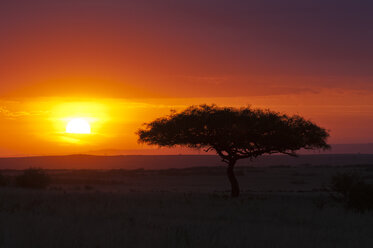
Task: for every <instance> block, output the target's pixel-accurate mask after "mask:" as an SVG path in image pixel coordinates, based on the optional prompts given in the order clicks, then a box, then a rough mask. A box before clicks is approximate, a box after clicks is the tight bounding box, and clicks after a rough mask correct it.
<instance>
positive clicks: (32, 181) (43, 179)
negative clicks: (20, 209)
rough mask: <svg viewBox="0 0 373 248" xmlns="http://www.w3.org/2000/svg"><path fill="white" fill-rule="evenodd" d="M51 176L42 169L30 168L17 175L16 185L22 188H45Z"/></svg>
mask: <svg viewBox="0 0 373 248" xmlns="http://www.w3.org/2000/svg"><path fill="white" fill-rule="evenodd" d="M50 181H51V180H50V177H49V175H48V174H46V173H45V172H44V171H43V170H42V169H38V168H30V169H27V170H25V171H24V172H23V174H22V175H19V176H17V177H16V185H17V186H19V187H22V188H32V189H44V188H46V187H48V185H49V184H50Z"/></svg>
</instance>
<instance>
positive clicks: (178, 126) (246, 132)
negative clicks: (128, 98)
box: [137, 105, 329, 197]
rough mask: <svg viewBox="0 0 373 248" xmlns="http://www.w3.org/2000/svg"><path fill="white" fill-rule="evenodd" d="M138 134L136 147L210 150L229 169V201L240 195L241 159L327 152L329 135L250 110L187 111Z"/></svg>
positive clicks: (206, 108) (285, 117)
mask: <svg viewBox="0 0 373 248" xmlns="http://www.w3.org/2000/svg"><path fill="white" fill-rule="evenodd" d="M137 134H138V135H139V142H141V143H146V144H150V145H158V146H163V147H173V146H178V145H179V146H185V147H189V148H196V149H204V150H205V151H210V150H214V151H215V152H216V153H217V154H218V155H219V156H220V157H221V159H222V161H224V162H225V163H227V165H228V167H227V174H228V178H229V181H230V183H231V186H232V192H231V195H232V197H237V196H238V195H239V186H238V182H237V179H236V177H235V175H234V171H233V168H234V165H235V164H236V162H237V160H239V159H244V158H251V159H252V158H256V157H258V156H261V155H263V154H273V153H280V154H281V153H282V154H287V155H290V156H296V153H295V151H297V150H299V149H301V148H304V149H329V145H328V144H327V143H326V139H327V138H328V136H329V134H328V132H327V131H326V130H325V129H323V128H321V127H318V126H317V125H315V124H314V123H312V122H311V121H308V120H305V119H304V118H302V117H300V116H298V115H294V116H288V115H286V114H281V113H278V112H273V111H270V110H261V109H252V108H250V107H245V108H239V109H237V108H230V107H218V106H216V105H200V106H191V107H189V108H187V109H186V110H184V111H182V112H180V113H176V112H172V113H171V114H170V115H169V116H166V117H163V118H159V119H156V120H154V121H153V122H150V123H146V124H145V128H144V129H140V130H139V131H138V132H137Z"/></svg>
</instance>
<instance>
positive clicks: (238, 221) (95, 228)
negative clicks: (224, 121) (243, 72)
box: [0, 166, 373, 248]
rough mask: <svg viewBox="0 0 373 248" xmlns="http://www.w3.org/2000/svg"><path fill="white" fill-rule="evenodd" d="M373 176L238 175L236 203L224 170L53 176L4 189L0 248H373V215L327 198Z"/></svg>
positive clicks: (276, 171) (289, 171) (253, 171)
mask: <svg viewBox="0 0 373 248" xmlns="http://www.w3.org/2000/svg"><path fill="white" fill-rule="evenodd" d="M372 168H373V167H369V166H360V167H359V166H355V167H340V168H334V167H333V168H332V167H296V168H294V167H277V168H276V167H273V168H237V169H238V172H239V173H238V174H239V176H238V180H239V181H240V183H241V188H242V191H243V193H242V195H241V197H240V198H238V199H230V198H229V197H228V195H229V185H228V182H227V179H226V177H225V175H224V174H223V172H224V171H223V170H221V169H219V168H213V169H206V168H200V169H188V170H168V171H151V172H149V171H141V170H140V171H131V172H126V171H56V172H53V173H54V176H53V179H54V182H58V184H57V183H55V184H53V185H51V187H50V188H48V189H46V190H30V189H20V188H15V187H3V188H0V247H6V248H7V247H40V248H43V247H57V248H58V247H69V248H72V247H271V248H272V247H287V248H289V247H305V248H307V247H318V248H319V247H338V248H340V247H342V248H343V247H373V236H372V235H371V228H372V223H373V213H372V212H366V213H364V214H361V213H355V212H351V211H346V210H345V209H344V208H343V207H342V206H339V205H337V204H335V203H333V202H331V201H329V200H328V194H327V193H326V192H325V191H323V188H325V187H326V186H327V183H328V180H329V178H330V176H331V175H333V174H335V173H337V172H343V171H351V170H353V171H358V172H359V173H363V174H364V177H365V179H366V180H371V179H372V175H373V170H372ZM8 173H10V172H8ZM50 173H51V174H53V173H52V172H50Z"/></svg>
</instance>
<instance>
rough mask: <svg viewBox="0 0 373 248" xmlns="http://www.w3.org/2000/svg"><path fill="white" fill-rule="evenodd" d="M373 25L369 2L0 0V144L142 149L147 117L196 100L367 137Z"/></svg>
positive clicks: (372, 106)
mask: <svg viewBox="0 0 373 248" xmlns="http://www.w3.org/2000/svg"><path fill="white" fill-rule="evenodd" d="M372 23H373V2H372V1H368V0H367V1H347V0H340V1H331V0H312V1H311V0H308V1H306V0H303V1H302V0H282V1H279V0H252V1H247V0H241V1H238V0H169V1H167V0H164V1H156V0H136V1H123V0H79V1H78V0H63V1H62V0H61V1H57V0H43V1H42V0H32V1H30V0H2V1H0V128H1V131H0V156H22V155H52V154H71V153H85V152H89V151H98V150H110V149H119V150H128V151H131V150H136V151H137V150H144V151H145V150H146V149H150V148H151V147H148V146H146V145H140V144H138V143H137V137H136V135H135V132H136V130H137V129H138V128H140V127H141V126H142V123H144V122H148V121H151V120H153V119H154V118H157V117H160V116H163V115H165V114H168V113H169V112H170V109H175V110H181V109H183V108H185V107H187V106H189V105H193V104H202V103H208V104H210V103H216V104H218V105H226V106H235V107H239V106H246V105H251V106H253V107H260V108H271V109H272V110H276V111H281V112H285V113H289V114H295V113H297V114H300V115H302V116H304V117H306V118H307V119H311V120H312V121H315V122H316V123H317V124H319V125H320V126H322V127H325V128H327V129H329V130H330V133H331V137H330V139H329V142H330V143H332V144H345V143H372V142H373V131H372V126H373V124H372V123H373V48H372V44H373V28H372ZM74 118H84V119H85V120H87V122H89V124H90V126H91V134H70V133H66V125H67V124H68V123H69V121H71V120H72V119H74ZM162 152H163V151H162Z"/></svg>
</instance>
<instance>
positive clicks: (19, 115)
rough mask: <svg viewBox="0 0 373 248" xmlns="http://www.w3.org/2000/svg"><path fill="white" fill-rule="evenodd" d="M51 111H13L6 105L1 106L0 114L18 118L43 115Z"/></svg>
mask: <svg viewBox="0 0 373 248" xmlns="http://www.w3.org/2000/svg"><path fill="white" fill-rule="evenodd" d="M48 112H49V111H11V110H9V109H8V108H7V107H5V106H0V114H1V115H2V116H4V117H6V118H9V119H17V118H22V117H27V116H41V115H45V114H47V113H48Z"/></svg>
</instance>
